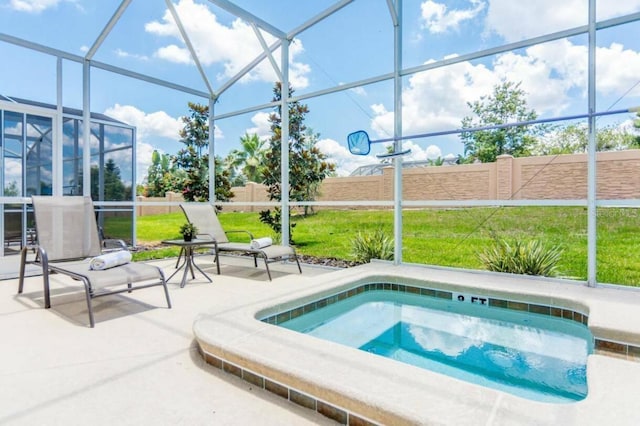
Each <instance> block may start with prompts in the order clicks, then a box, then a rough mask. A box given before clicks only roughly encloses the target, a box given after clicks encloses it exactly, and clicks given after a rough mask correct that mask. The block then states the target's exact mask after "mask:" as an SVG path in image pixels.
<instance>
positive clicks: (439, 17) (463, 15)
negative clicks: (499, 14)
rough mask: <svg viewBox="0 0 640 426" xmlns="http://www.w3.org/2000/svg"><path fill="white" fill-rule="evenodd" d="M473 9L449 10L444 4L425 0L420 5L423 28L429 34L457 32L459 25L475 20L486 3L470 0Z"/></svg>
mask: <svg viewBox="0 0 640 426" xmlns="http://www.w3.org/2000/svg"><path fill="white" fill-rule="evenodd" d="M470 2H471V5H472V6H473V7H471V8H469V9H449V8H447V5H446V4H444V3H438V2H435V1H432V0H427V1H425V2H423V3H422V4H421V5H420V10H421V18H422V20H423V21H424V23H423V26H424V28H426V29H427V30H428V31H429V32H430V33H434V34H437V33H445V32H447V31H449V30H457V29H458V27H459V26H460V23H462V22H463V21H468V20H471V19H473V18H475V17H476V16H477V15H478V14H479V13H480V12H482V10H484V8H485V6H486V3H485V2H483V1H480V0H471V1H470Z"/></svg>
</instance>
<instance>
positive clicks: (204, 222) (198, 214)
mask: <svg viewBox="0 0 640 426" xmlns="http://www.w3.org/2000/svg"><path fill="white" fill-rule="evenodd" d="M180 208H181V209H182V211H183V212H184V214H185V216H186V217H187V220H188V221H189V222H191V223H193V224H194V225H195V226H196V228H198V235H197V237H198V238H201V239H205V238H208V239H211V242H212V244H211V246H209V247H211V248H213V250H214V256H215V262H216V267H217V270H218V275H220V262H219V260H220V259H219V256H218V254H219V253H220V252H240V253H246V254H249V255H252V256H253V263H254V265H255V266H256V267H257V266H258V257H260V258H262V259H264V264H265V267H266V268H267V275H268V276H269V281H271V271H270V270H269V263H271V262H275V261H278V260H284V259H294V260H295V261H296V264H297V265H298V271H300V273H302V268H301V267H300V262H299V261H298V256H297V255H296V251H295V250H294V249H293V247H290V246H284V245H276V244H274V245H270V246H267V247H262V248H259V249H254V248H252V247H251V240H253V235H251V233H250V232H249V231H226V232H225V230H224V229H223V228H222V225H221V224H220V221H219V220H218V215H216V211H215V207H214V206H213V205H212V204H208V203H183V204H180ZM231 233H244V234H246V235H247V237H248V240H249V241H248V242H246V243H237V242H231V241H229V238H228V237H227V234H231Z"/></svg>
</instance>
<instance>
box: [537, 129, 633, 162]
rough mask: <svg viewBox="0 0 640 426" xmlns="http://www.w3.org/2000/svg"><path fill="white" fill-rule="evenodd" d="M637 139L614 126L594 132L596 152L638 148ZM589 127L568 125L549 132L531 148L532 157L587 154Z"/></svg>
mask: <svg viewBox="0 0 640 426" xmlns="http://www.w3.org/2000/svg"><path fill="white" fill-rule="evenodd" d="M638 145H639V144H638V137H637V136H634V135H633V134H631V133H629V132H628V131H626V130H623V129H620V128H618V127H615V126H606V127H603V128H601V129H598V131H597V132H596V149H597V150H598V151H620V150H623V149H630V148H638ZM588 146H589V127H588V126H586V125H584V124H570V125H568V126H565V127H561V128H559V129H557V130H555V131H553V132H549V133H548V134H547V135H545V136H544V137H542V138H540V139H539V140H538V141H537V143H536V145H535V146H534V147H532V150H531V151H532V153H533V154H534V155H556V154H578V153H584V152H587V148H588Z"/></svg>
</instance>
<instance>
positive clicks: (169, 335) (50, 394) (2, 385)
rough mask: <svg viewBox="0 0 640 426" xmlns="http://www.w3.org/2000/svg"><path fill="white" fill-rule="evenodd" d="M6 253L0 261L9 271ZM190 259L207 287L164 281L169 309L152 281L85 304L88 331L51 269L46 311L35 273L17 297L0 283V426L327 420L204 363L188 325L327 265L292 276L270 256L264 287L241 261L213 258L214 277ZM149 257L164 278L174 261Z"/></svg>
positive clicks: (13, 285)
mask: <svg viewBox="0 0 640 426" xmlns="http://www.w3.org/2000/svg"><path fill="white" fill-rule="evenodd" d="M11 258H13V259H7V258H1V259H0V260H2V261H3V262H2V265H0V266H5V267H6V268H7V269H11V268H13V269H15V270H17V269H16V268H17V266H16V265H17V261H18V259H17V256H11ZM11 262H13V263H14V264H9V265H8V266H7V264H8V263H11ZM196 262H197V263H198V265H200V266H201V267H202V268H203V269H204V270H205V272H207V273H208V275H209V276H210V277H211V278H212V280H213V283H209V282H208V281H206V279H204V278H203V277H202V276H200V275H199V274H198V273H196V279H195V280H193V281H189V282H188V283H187V285H186V286H185V287H184V288H179V281H180V277H174V278H173V279H172V280H171V281H170V282H169V291H170V295H171V301H172V303H173V308H172V309H167V308H166V301H165V300H164V295H163V291H162V289H160V288H158V287H156V288H151V289H144V290H139V291H136V292H133V293H131V294H130V295H115V296H109V297H104V298H99V299H95V300H94V310H95V315H96V327H95V328H93V329H91V328H89V327H88V317H87V308H86V301H85V298H84V291H83V290H82V288H81V286H80V287H79V286H78V283H77V282H73V281H71V280H69V279H68V278H67V277H63V276H60V275H53V276H52V277H51V279H52V282H51V285H52V307H51V309H43V307H42V306H43V301H42V278H41V277H39V276H34V277H30V278H27V280H26V281H25V289H24V293H23V294H22V295H17V288H18V280H17V279H5V280H1V281H0V336H1V339H2V341H1V344H0V360H1V362H0V424H2V425H36V424H38V425H65V426H67V425H109V426H111V425H213V424H215V425H249V424H260V425H274V426H276V425H278V426H280V425H283V424H290V425H317V424H321V425H322V424H325V425H330V424H335V423H334V422H333V421H331V420H329V419H328V418H326V417H323V416H321V415H320V414H317V413H314V412H313V411H310V410H307V409H305V408H302V407H300V406H298V405H295V404H292V403H291V402H288V401H287V400H285V399H282V398H280V397H278V396H276V395H274V394H272V393H269V392H266V391H264V390H260V389H257V388H256V387H255V386H252V385H251V384H248V383H247V382H245V381H242V380H240V379H238V378H236V377H235V376H232V375H229V374H226V373H224V372H221V371H220V370H217V369H215V368H212V367H211V366H209V365H207V364H206V363H205V362H204V361H203V359H202V357H201V355H200V354H199V352H198V349H197V346H196V344H195V342H194V338H193V332H192V327H193V321H194V318H195V317H196V316H197V314H198V313H199V312H202V311H205V310H208V309H211V308H214V309H217V310H218V311H220V312H222V311H224V310H227V309H234V308H237V307H240V306H243V305H245V304H247V303H255V302H257V301H262V300H269V299H271V298H272V297H274V296H279V295H282V294H284V293H286V292H287V291H290V289H291V288H296V287H298V288H299V287H303V286H305V285H306V280H307V279H308V278H310V277H312V276H315V275H317V274H324V273H327V272H331V271H333V269H329V268H320V267H315V266H309V265H302V267H303V274H302V275H300V274H298V272H297V267H296V266H295V265H294V264H282V263H273V264H271V265H270V267H271V270H272V273H273V277H274V279H273V281H272V282H269V281H268V279H267V274H266V272H265V269H264V265H259V267H258V268H254V267H253V262H252V261H251V260H249V259H235V258H228V257H225V258H223V259H222V261H221V265H222V274H221V275H216V273H215V267H214V266H213V265H214V264H213V263H212V259H211V257H209V256H205V257H202V258H200V257H199V258H198V259H197V260H196ZM152 263H154V264H158V265H160V266H162V267H163V268H164V269H165V272H166V273H167V274H166V275H167V276H168V275H169V273H170V272H171V271H172V270H173V267H174V265H175V259H167V260H163V261H158V262H152ZM5 272H6V271H5ZM178 275H180V274H178ZM70 290H71V291H70ZM76 290H77V291H76Z"/></svg>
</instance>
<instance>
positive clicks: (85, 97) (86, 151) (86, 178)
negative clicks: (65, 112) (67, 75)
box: [82, 60, 91, 196]
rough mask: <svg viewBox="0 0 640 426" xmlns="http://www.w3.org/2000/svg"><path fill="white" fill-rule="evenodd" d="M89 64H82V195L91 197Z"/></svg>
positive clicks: (86, 62)
mask: <svg viewBox="0 0 640 426" xmlns="http://www.w3.org/2000/svg"><path fill="white" fill-rule="evenodd" d="M90 72H91V64H90V63H89V61H88V60H87V61H84V63H83V64H82V195H85V196H91V83H90V78H89V77H90Z"/></svg>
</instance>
